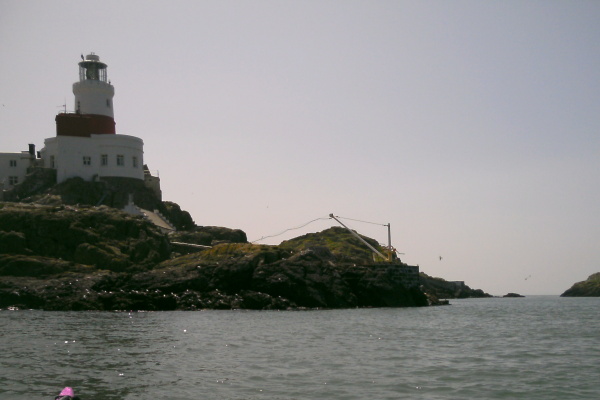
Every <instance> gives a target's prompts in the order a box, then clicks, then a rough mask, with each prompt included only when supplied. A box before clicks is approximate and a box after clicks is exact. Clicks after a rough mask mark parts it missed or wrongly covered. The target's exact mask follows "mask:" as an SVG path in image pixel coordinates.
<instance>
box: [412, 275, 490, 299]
mask: <svg viewBox="0 0 600 400" xmlns="http://www.w3.org/2000/svg"><path fill="white" fill-rule="evenodd" d="M420 278H421V279H420V281H421V288H422V289H423V291H424V292H425V293H426V294H427V295H428V296H431V297H432V298H433V299H466V298H480V297H492V295H490V294H488V293H485V292H484V291H483V290H481V289H471V288H470V287H469V286H467V285H466V284H465V283H464V282H462V281H447V280H444V279H442V278H434V277H431V276H429V275H427V274H425V273H423V272H421V277H420Z"/></svg>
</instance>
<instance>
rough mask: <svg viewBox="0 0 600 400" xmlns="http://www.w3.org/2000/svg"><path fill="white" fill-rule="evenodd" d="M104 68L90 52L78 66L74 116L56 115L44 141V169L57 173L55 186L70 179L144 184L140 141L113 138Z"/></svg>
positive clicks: (110, 90)
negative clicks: (50, 133)
mask: <svg viewBox="0 0 600 400" xmlns="http://www.w3.org/2000/svg"><path fill="white" fill-rule="evenodd" d="M82 58H83V56H82ZM106 68H107V66H106V64H105V63H103V62H100V57H98V56H97V55H96V54H94V53H91V54H88V55H87V56H86V57H85V58H83V60H82V61H81V62H79V81H78V82H75V83H74V84H73V94H74V95H75V112H71V113H67V112H64V113H60V114H58V115H57V116H56V137H53V138H48V139H46V140H45V141H44V145H45V146H44V148H43V149H42V151H41V154H42V159H43V160H44V163H45V165H46V167H50V168H54V169H56V180H57V183H60V182H63V181H65V180H66V179H69V178H73V177H81V178H83V179H85V180H88V181H89V180H99V179H102V178H133V179H140V180H144V169H143V165H144V160H143V155H144V151H143V147H144V142H143V141H142V139H140V138H138V137H135V136H129V135H121V134H116V129H115V120H114V112H113V96H114V94H115V89H114V87H113V86H112V85H111V83H110V81H108V80H107V73H106Z"/></svg>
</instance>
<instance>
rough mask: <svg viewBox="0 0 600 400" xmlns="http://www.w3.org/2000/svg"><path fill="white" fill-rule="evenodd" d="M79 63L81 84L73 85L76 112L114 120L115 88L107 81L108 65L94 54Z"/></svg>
mask: <svg viewBox="0 0 600 400" xmlns="http://www.w3.org/2000/svg"><path fill="white" fill-rule="evenodd" d="M81 58H82V59H83V61H81V62H80V63H79V82H75V83H74V84H73V94H74V95H75V112H77V113H80V114H95V115H104V116H106V117H110V118H114V114H113V96H114V95H115V88H114V87H113V86H112V85H111V84H110V82H108V81H107V77H106V64H104V63H103V62H100V57H98V56H97V55H95V54H94V53H92V54H88V55H87V56H86V57H85V58H83V55H82V56H81Z"/></svg>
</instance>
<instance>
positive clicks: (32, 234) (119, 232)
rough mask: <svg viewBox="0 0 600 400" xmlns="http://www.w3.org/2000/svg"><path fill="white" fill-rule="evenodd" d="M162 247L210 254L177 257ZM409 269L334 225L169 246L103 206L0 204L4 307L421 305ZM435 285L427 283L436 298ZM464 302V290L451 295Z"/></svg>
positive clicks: (232, 234)
mask: <svg viewBox="0 0 600 400" xmlns="http://www.w3.org/2000/svg"><path fill="white" fill-rule="evenodd" d="M367 239H368V240H369V241H371V242H372V243H373V245H374V246H379V245H378V244H377V243H376V242H375V241H374V240H372V239H369V238H367ZM170 240H181V241H186V242H187V243H192V244H204V245H206V244H207V243H209V244H210V245H211V246H212V248H208V249H207V248H203V247H202V246H198V247H202V251H200V252H196V253H193V254H183V255H182V253H179V252H173V251H172V246H171V244H170ZM379 248H380V249H381V247H379ZM382 250H383V249H382ZM411 271H412V272H411ZM416 271H417V270H416V267H410V266H407V265H405V264H402V263H401V262H400V260H395V262H393V263H381V262H380V261H379V263H378V264H377V263H375V262H374V260H373V256H372V254H371V252H370V251H369V250H368V249H367V250H364V248H363V244H362V243H361V242H360V241H359V240H358V239H356V238H355V237H354V236H353V235H351V234H350V233H349V232H348V231H346V230H343V229H338V228H331V229H328V230H326V231H323V232H321V233H320V234H309V235H305V236H303V237H301V238H299V239H298V240H291V241H287V242H284V243H283V244H282V245H280V246H267V245H253V244H250V243H247V241H246V234H245V233H244V232H242V231H240V230H234V229H227V228H219V227H195V228H193V229H191V230H189V231H186V232H177V233H176V234H174V235H173V236H172V237H171V239H170V238H169V236H167V235H166V234H163V233H161V232H160V231H159V230H158V228H156V226H154V225H153V224H151V223H150V222H148V221H146V220H145V219H143V218H142V217H139V216H133V215H130V214H127V213H124V212H121V211H119V210H117V209H114V208H110V207H106V206H100V207H93V206H75V205H74V206H68V205H62V204H61V205H56V206H42V205H39V204H22V203H0V307H1V308H4V307H9V306H11V307H21V308H39V309H45V310H195V309H205V308H209V309H235V308H245V309H303V308H347V307H405V306H425V305H428V304H429V303H431V299H432V298H434V296H433V295H431V294H430V295H429V296H426V295H425V294H424V293H423V291H422V290H421V289H420V288H419V282H418V275H417V272H416ZM405 275H406V276H405ZM409 275H410V276H409ZM405 278H406V279H405ZM433 279H435V278H433ZM442 281H443V280H436V282H437V291H436V293H438V294H440V293H444V292H443V291H442V289H441V288H442V287H444V284H442V283H440V282H442ZM446 286H447V284H446ZM454 289H456V288H454ZM473 293H477V291H473V290H471V289H470V288H468V287H466V286H464V285H463V287H461V290H460V291H459V292H456V291H455V292H454V296H457V295H458V296H462V297H466V296H467V294H469V295H472V294H473ZM482 293H483V292H482ZM439 297H440V298H443V297H451V296H439Z"/></svg>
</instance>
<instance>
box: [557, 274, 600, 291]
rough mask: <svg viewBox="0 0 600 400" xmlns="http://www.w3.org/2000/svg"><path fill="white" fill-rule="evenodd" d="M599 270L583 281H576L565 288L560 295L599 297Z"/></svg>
mask: <svg viewBox="0 0 600 400" xmlns="http://www.w3.org/2000/svg"><path fill="white" fill-rule="evenodd" d="M599 296H600V272H596V273H595V274H592V275H590V276H589V277H588V278H587V279H586V280H585V281H582V282H577V283H575V284H574V285H573V286H571V287H570V288H569V289H568V290H566V291H565V292H564V293H563V294H561V297H599Z"/></svg>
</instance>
